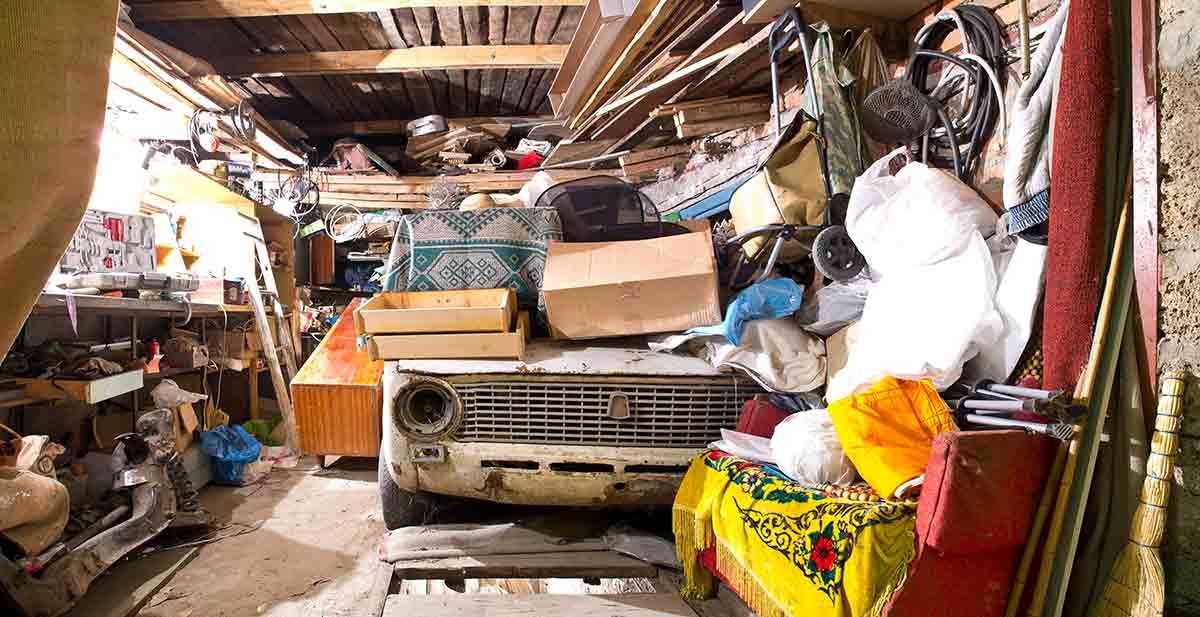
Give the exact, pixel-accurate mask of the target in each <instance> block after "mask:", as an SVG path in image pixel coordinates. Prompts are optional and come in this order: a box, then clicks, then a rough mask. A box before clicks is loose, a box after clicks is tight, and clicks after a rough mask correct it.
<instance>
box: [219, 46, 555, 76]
mask: <svg viewBox="0 0 1200 617" xmlns="http://www.w3.org/2000/svg"><path fill="white" fill-rule="evenodd" d="M566 54H567V46H566V45H460V46H453V47H440V46H429V47H409V48H407V49H388V50H360V51H317V52H306V53H286V54H261V55H251V56H224V57H217V58H212V59H211V61H212V65H213V67H215V70H216V72H217V74H220V75H230V76H238V77H280V76H292V75H356V74H370V73H404V72H409V71H429V70H445V69H546V68H553V69H557V68H558V67H559V65H560V64H562V61H563V57H564V56H566Z"/></svg>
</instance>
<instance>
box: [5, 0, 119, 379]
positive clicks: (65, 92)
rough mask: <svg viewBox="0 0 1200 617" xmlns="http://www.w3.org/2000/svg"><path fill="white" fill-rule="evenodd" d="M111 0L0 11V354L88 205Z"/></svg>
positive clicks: (23, 2)
mask: <svg viewBox="0 0 1200 617" xmlns="http://www.w3.org/2000/svg"><path fill="white" fill-rule="evenodd" d="M117 4H118V3H117V0H5V2H3V3H2V6H0V357H3V355H4V354H6V353H8V349H9V348H10V347H11V346H12V344H13V340H14V339H15V338H16V336H17V332H18V331H20V328H21V325H22V324H23V323H24V322H25V318H26V317H27V316H28V315H29V311H30V309H31V308H32V307H33V304H34V302H36V300H37V296H38V293H39V292H40V291H41V289H42V286H43V285H44V284H45V282H46V279H47V278H48V277H49V276H50V273H51V272H52V271H53V268H54V264H55V263H57V262H58V259H59V257H61V256H62V253H63V250H64V249H66V247H67V243H68V242H69V241H70V239H71V235H72V234H73V233H74V232H75V228H76V227H78V226H79V221H80V219H81V218H82V217H83V211H84V209H85V208H86V207H87V203H88V197H89V196H90V195H91V192H92V183H93V180H94V179H95V175H96V161H97V159H98V158H99V156H100V133H101V130H102V129H103V126H104V102H105V96H106V94H107V92H108V67H109V63H110V62H111V61H112V50H113V35H114V33H115V32H116V24H117Z"/></svg>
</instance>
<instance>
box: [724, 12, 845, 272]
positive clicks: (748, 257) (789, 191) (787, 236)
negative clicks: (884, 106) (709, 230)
mask: <svg viewBox="0 0 1200 617" xmlns="http://www.w3.org/2000/svg"><path fill="white" fill-rule="evenodd" d="M807 30H808V25H807V24H805V22H804V20H803V19H802V18H801V16H800V12H799V11H798V10H796V9H794V8H792V9H788V10H787V11H786V12H785V13H784V14H783V15H781V16H780V17H779V19H778V20H776V22H775V24H774V25H773V26H772V27H771V31H770V34H769V39H768V42H769V50H770V51H769V53H770V54H771V57H770V60H771V93H772V96H773V100H774V101H775V105H774V106H773V107H772V109H773V116H774V121H775V130H776V141H775V144H774V146H773V147H772V150H771V154H770V155H769V156H768V157H767V158H766V160H764V161H763V163H762V164H761V165H760V166H759V168H758V170H757V172H756V173H755V175H754V176H753V177H751V179H750V180H748V181H747V182H746V183H745V184H743V185H742V186H741V187H739V188H738V189H737V191H735V192H734V195H733V197H732V199H731V203H730V212H731V214H732V215H733V224H734V228H735V230H736V231H737V234H736V235H735V236H734V237H733V238H731V239H730V240H729V241H728V243H727V244H726V245H725V251H726V254H725V259H724V260H723V261H724V263H726V264H727V268H726V269H725V275H724V278H725V280H724V281H723V282H724V283H725V284H726V286H728V287H729V288H731V289H734V290H737V289H740V288H742V287H746V286H748V285H750V284H752V283H754V282H757V281H759V280H762V279H764V278H766V277H768V276H770V274H771V272H772V271H773V270H774V269H775V268H776V266H777V265H779V264H781V263H784V262H786V263H796V262H799V261H800V260H802V259H803V258H804V257H805V256H811V257H812V262H813V265H814V266H815V267H816V269H817V271H819V272H820V273H821V274H822V275H824V276H826V277H828V278H830V279H833V280H836V281H845V280H849V279H852V278H854V277H855V276H857V275H858V273H859V272H860V271H861V270H862V268H863V266H864V265H865V263H866V262H865V260H864V258H863V256H862V254H861V253H860V252H859V251H858V248H857V247H856V246H855V245H854V242H853V241H852V240H851V239H850V235H849V234H848V233H847V232H846V228H845V226H844V222H845V216H846V207H847V205H848V203H849V200H850V187H851V185H852V184H853V179H854V177H857V176H858V175H859V173H861V171H862V158H861V142H860V141H859V135H858V126H857V125H858V123H857V117H856V116H855V113H854V109H853V107H852V104H851V103H850V101H849V100H848V99H847V98H846V96H845V93H844V92H840V91H838V88H840V86H838V85H830V84H822V83H821V82H822V79H821V75H820V74H818V73H817V72H815V71H814V68H815V66H814V63H813V57H812V51H811V50H810V48H809V41H808V38H807V37H806V36H805V34H806V32H807ZM797 41H799V43H800V49H801V52H802V54H803V59H804V65H805V67H806V69H807V70H808V75H809V86H808V88H806V90H807V91H806V93H805V95H806V97H809V99H810V107H811V111H812V113H811V114H809V113H806V111H803V110H802V111H800V112H799V113H798V114H797V115H796V118H795V119H794V120H793V121H792V122H791V124H790V125H789V126H788V127H787V128H786V129H784V127H783V126H782V120H781V118H780V116H779V102H780V92H779V58H780V55H781V54H782V52H783V51H784V50H785V49H787V48H788V47H789V46H791V45H792V44H793V43H795V42H797ZM830 53H831V55H832V50H830ZM839 97H840V99H839ZM831 114H835V115H834V117H833V118H832V119H833V121H834V122H833V123H834V124H836V127H835V128H836V130H833V131H831V130H830V129H829V125H830V124H831V122H830V120H831V118H830V117H829V116H830V115H831ZM831 139H835V140H837V142H831V141H830V140H831ZM848 142H851V143H848ZM831 153H832V155H833V156H834V157H835V158H836V159H837V164H838V166H839V167H838V169H837V170H836V172H835V174H834V175H831V173H830V160H829V159H830V157H831ZM764 223H765V224H764Z"/></svg>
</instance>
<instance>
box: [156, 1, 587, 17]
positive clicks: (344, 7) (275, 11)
mask: <svg viewBox="0 0 1200 617" xmlns="http://www.w3.org/2000/svg"><path fill="white" fill-rule="evenodd" d="M586 2H587V0H321V2H313V0H180V1H175V2H156V3H152V4H135V5H133V16H134V18H135V19H137V21H139V22H150V21H182V20H190V19H220V18H224V17H260V16H265V15H311V14H327V13H372V12H375V11H380V10H388V9H411V8H413V7H459V6H488V7H492V6H498V7H503V6H550V7H558V6H582V5H584V4H585V3H586Z"/></svg>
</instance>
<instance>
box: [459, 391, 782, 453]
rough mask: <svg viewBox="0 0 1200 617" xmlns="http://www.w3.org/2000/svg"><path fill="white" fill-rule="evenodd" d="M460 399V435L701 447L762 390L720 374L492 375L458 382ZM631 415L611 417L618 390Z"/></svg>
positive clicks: (520, 440)
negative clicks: (656, 377)
mask: <svg viewBox="0 0 1200 617" xmlns="http://www.w3.org/2000/svg"><path fill="white" fill-rule="evenodd" d="M454 388H455V390H457V391H458V394H459V396H460V397H461V398H462V403H463V417H462V423H461V425H460V426H459V428H458V430H457V431H456V432H455V434H454V438H455V439H457V440H458V441H487V442H503V443H532V444H552V445H582V446H637V447H661V448H696V449H698V448H703V447H705V446H706V445H708V443H709V442H711V441H713V440H715V439H720V437H721V429H722V428H733V427H734V426H735V425H736V424H737V420H738V415H739V414H740V413H741V408H742V404H743V403H744V402H745V401H746V400H747V399H749V398H752V397H753V396H754V395H755V394H759V393H761V392H762V390H761V389H760V388H758V386H756V385H752V384H748V383H746V382H744V381H735V380H734V378H733V377H730V378H728V379H723V380H712V381H695V382H689V383H668V382H649V383H648V382H637V381H628V382H619V381H618V382H613V381H608V380H604V381H600V380H596V381H563V380H558V379H556V380H554V381H534V380H528V381H518V380H514V381H488V382H482V383H455V384H454ZM621 394H623V395H625V397H627V400H628V401H629V412H630V413H629V416H628V417H626V418H622V419H617V418H613V417H610V415H609V405H610V401H611V400H612V398H613V395H621Z"/></svg>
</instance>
